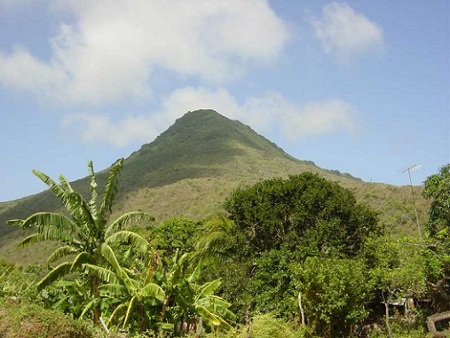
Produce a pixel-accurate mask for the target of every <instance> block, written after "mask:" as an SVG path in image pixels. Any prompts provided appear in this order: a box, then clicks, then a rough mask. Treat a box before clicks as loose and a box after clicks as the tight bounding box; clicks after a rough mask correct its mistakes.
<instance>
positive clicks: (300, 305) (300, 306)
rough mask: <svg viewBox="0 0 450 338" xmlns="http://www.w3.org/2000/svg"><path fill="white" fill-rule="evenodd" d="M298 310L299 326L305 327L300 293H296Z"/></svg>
mask: <svg viewBox="0 0 450 338" xmlns="http://www.w3.org/2000/svg"><path fill="white" fill-rule="evenodd" d="M298 310H299V311H300V319H301V322H300V324H301V325H305V324H306V322H305V312H304V311H303V306H302V293H301V292H299V293H298Z"/></svg>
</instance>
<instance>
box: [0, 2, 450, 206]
mask: <svg viewBox="0 0 450 338" xmlns="http://www.w3.org/2000/svg"><path fill="white" fill-rule="evenodd" d="M449 16H450V5H449V1H447V0H433V1H427V0H398V1H391V0H380V1H346V2H342V1H335V2H334V1H320V0H310V1H308V0H273V1H272V0H269V1H264V0H227V1H221V0H217V1H215V0H208V1H206V0H164V1H161V0H159V1H155V0H130V1H127V0H114V1H104V0H58V1H56V0H54V1H48V0H0V119H1V120H0V122H1V123H0V152H1V157H0V175H1V177H2V184H1V185H0V201H8V200H13V199H17V198H20V197H24V196H27V195H30V194H34V193H37V192H40V191H42V190H44V189H45V188H46V186H45V185H44V184H43V183H42V182H41V181H39V179H37V178H36V177H35V176H34V175H33V174H32V169H38V170H40V171H43V172H45V173H46V174H48V175H49V176H50V177H52V178H54V179H57V178H58V177H59V175H60V174H63V175H64V176H65V177H67V178H68V179H69V180H74V179H77V178H81V177H84V176H86V175H87V173H88V172H87V167H86V163H87V161H89V160H92V161H93V162H94V167H95V169H96V171H99V170H103V169H105V168H107V167H108V166H109V165H110V164H112V163H113V162H114V161H115V160H116V159H118V158H121V157H125V158H126V157H128V156H129V155H130V154H131V153H132V152H133V151H136V150H138V149H139V148H140V147H141V145H142V144H145V143H149V142H151V141H153V140H154V139H155V138H156V137H157V136H158V135H159V134H160V133H162V132H163V131H164V130H166V129H167V128H168V127H169V126H170V125H172V124H173V123H174V122H175V120H176V119H177V118H179V117H181V116H182V115H184V114H185V113H186V112H187V111H192V110H196V109H201V108H211V109H215V110H217V111H218V112H219V113H221V114H222V115H224V116H227V117H229V118H231V119H237V120H239V121H241V122H243V123H245V124H248V125H249V126H251V127H252V128H253V129H254V130H255V131H257V132H258V133H260V134H261V135H263V136H265V137H266V138H268V139H270V140H271V141H273V142H275V143H276V144H277V145H278V146H280V147H281V148H283V149H284V150H285V151H286V152H287V153H289V154H291V155H292V156H294V157H296V158H298V159H301V160H308V161H313V162H315V163H316V164H317V165H318V166H320V167H322V168H326V169H334V170H339V171H341V172H348V173H351V174H352V175H353V176H356V177H359V178H361V179H363V180H364V181H367V182H382V183H389V184H395V185H408V184H409V178H408V175H407V173H405V172H403V171H404V170H405V169H407V168H408V167H410V166H412V165H416V164H420V165H422V166H421V167H420V169H417V170H414V171H411V178H412V182H413V184H415V185H420V184H422V183H423V181H424V180H425V179H426V178H427V177H428V176H430V175H432V174H434V173H437V172H438V170H439V168H440V167H441V166H443V165H445V164H447V163H449V162H450V108H449V101H450V99H449V95H450V94H449V91H450V85H449V78H450V66H449V64H450V61H449V43H450V28H449Z"/></svg>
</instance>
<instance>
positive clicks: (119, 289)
mask: <svg viewBox="0 0 450 338" xmlns="http://www.w3.org/2000/svg"><path fill="white" fill-rule="evenodd" d="M98 289H99V290H101V291H103V292H106V293H110V294H113V295H121V294H123V293H125V291H126V290H127V288H126V287H125V286H124V285H122V284H115V283H108V284H103V285H102V286H100V287H99V288H98Z"/></svg>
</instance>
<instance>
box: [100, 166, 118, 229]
mask: <svg viewBox="0 0 450 338" xmlns="http://www.w3.org/2000/svg"><path fill="white" fill-rule="evenodd" d="M122 167H123V158H121V159H119V160H117V161H116V162H115V163H114V164H113V165H112V166H111V167H110V168H109V175H108V178H107V179H106V185H105V190H104V192H103V195H102V203H101V205H100V210H99V215H98V217H99V218H100V219H102V220H103V221H104V222H105V223H106V221H107V220H108V218H109V216H110V215H111V211H112V206H113V204H114V200H115V198H116V194H117V191H118V190H119V180H118V178H119V176H120V172H121V170H122Z"/></svg>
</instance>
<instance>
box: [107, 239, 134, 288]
mask: <svg viewBox="0 0 450 338" xmlns="http://www.w3.org/2000/svg"><path fill="white" fill-rule="evenodd" d="M100 252H101V254H102V256H103V258H105V259H106V261H107V262H108V263H109V264H110V265H111V267H112V268H113V270H114V272H115V273H116V275H117V277H119V278H120V279H121V280H122V282H123V283H124V284H125V285H126V287H127V288H129V289H130V290H132V291H133V293H134V288H135V287H134V284H133V282H132V280H131V279H130V277H129V276H128V274H127V273H126V272H125V271H124V270H123V269H122V267H121V266H120V264H119V261H118V260H117V257H116V254H115V253H114V251H113V249H112V248H111V247H110V246H109V245H108V244H106V243H103V244H102V246H101V249H100Z"/></svg>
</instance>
